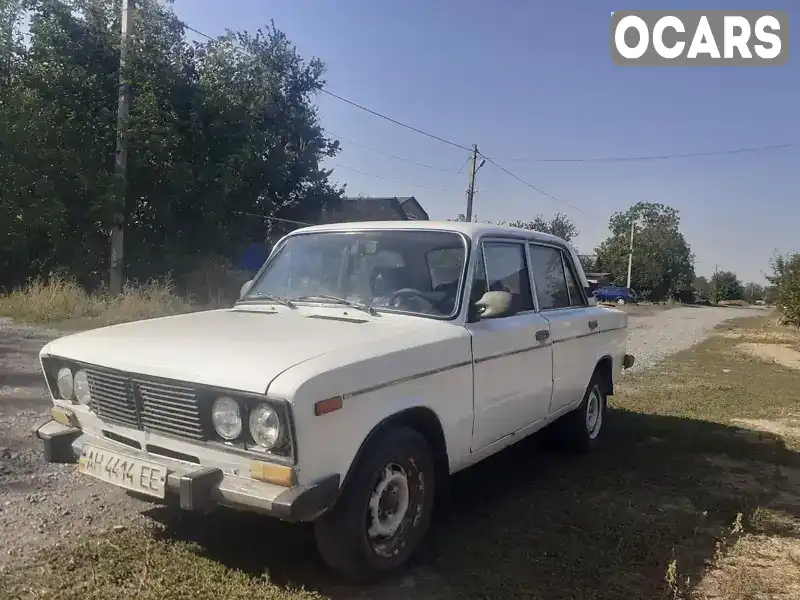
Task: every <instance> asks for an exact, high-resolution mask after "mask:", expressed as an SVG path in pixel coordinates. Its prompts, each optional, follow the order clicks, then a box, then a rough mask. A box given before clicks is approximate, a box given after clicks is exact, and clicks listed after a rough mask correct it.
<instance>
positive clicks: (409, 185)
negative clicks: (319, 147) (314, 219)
mask: <svg viewBox="0 0 800 600" xmlns="http://www.w3.org/2000/svg"><path fill="white" fill-rule="evenodd" d="M333 166H334V167H336V168H338V169H344V170H346V171H352V172H353V173H360V174H361V175H367V176H369V177H375V178H376V179H383V180H384V181H391V182H392V183H399V184H400V185H405V186H408V187H417V188H425V189H429V190H435V191H437V192H461V191H462V190H456V189H452V188H451V189H447V188H437V187H435V186H432V185H423V184H420V183H416V184H415V183H407V182H405V181H400V180H399V179H391V178H390V177H384V176H383V175H376V174H375V173H368V172H367V171H362V170H360V169H354V168H353V167H348V166H346V165H340V164H338V163H335V164H334V165H333ZM484 191H489V190H488V189H485V190H484Z"/></svg>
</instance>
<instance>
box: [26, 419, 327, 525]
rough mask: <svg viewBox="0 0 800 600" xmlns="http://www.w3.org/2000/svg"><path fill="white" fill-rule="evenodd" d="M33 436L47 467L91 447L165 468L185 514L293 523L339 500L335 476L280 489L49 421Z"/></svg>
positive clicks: (170, 491) (71, 460)
mask: <svg viewBox="0 0 800 600" xmlns="http://www.w3.org/2000/svg"><path fill="white" fill-rule="evenodd" d="M34 433H35V435H36V437H37V438H39V439H40V440H41V441H42V444H43V446H44V456H45V460H47V461H48V462H52V463H77V462H78V459H79V458H80V457H81V456H83V454H84V444H86V443H87V442H91V444H92V445H93V446H94V447H99V448H103V449H107V450H109V451H112V452H115V453H116V454H119V455H122V456H128V457H130V458H133V459H136V458H138V459H140V460H145V461H148V462H151V463H157V464H159V465H163V466H164V467H166V469H167V481H166V490H167V492H168V495H167V498H166V501H167V502H173V503H177V504H178V505H179V506H180V507H181V508H182V509H184V510H192V511H202V512H207V511H210V510H212V509H213V508H214V507H216V506H228V507H230V508H236V509H241V510H249V511H255V512H260V513H263V514H267V515H270V516H273V517H276V518H278V519H281V520H283V521H288V522H291V523H294V522H300V521H313V520H314V519H316V518H317V517H319V516H320V515H322V514H323V513H324V512H326V511H327V510H328V509H329V508H330V507H332V506H333V504H334V503H335V502H336V499H337V497H338V496H339V483H340V482H339V475H330V476H328V477H325V478H323V479H321V480H320V481H317V482H315V483H313V484H308V485H296V486H293V487H283V486H279V485H275V484H271V483H266V482H261V481H257V480H254V479H250V478H247V477H242V476H240V475H235V474H233V473H226V472H224V471H223V470H222V469H219V468H215V467H203V466H201V465H190V464H186V463H184V462H181V461H176V460H172V459H169V458H166V457H163V456H154V455H153V454H150V453H147V452H143V451H141V450H136V449H135V448H129V447H127V446H123V445H121V444H117V443H115V442H110V441H108V440H106V439H104V438H101V437H97V436H92V435H89V434H87V433H85V432H83V431H81V430H80V429H76V428H74V427H69V426H67V425H64V424H62V423H59V422H57V421H55V420H53V419H48V420H47V421H46V422H44V423H42V424H40V425H38V426H37V427H36V429H35V431H34ZM109 485H113V484H109ZM154 500H156V501H157V499H154Z"/></svg>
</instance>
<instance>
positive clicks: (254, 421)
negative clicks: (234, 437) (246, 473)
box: [250, 404, 283, 450]
mask: <svg viewBox="0 0 800 600" xmlns="http://www.w3.org/2000/svg"><path fill="white" fill-rule="evenodd" d="M282 433H283V427H282V425H281V419H280V417H279V416H278V413H277V412H275V409H274V408H272V407H271V406H270V405H269V404H259V405H258V406H256V407H255V408H254V409H253V410H252V411H251V412H250V435H252V436H253V441H254V442H255V443H256V444H258V445H259V446H260V447H261V448H263V449H264V450H270V449H272V448H274V447H275V445H276V444H277V443H278V442H280V441H281V437H282Z"/></svg>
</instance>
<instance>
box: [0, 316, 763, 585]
mask: <svg viewBox="0 0 800 600" xmlns="http://www.w3.org/2000/svg"><path fill="white" fill-rule="evenodd" d="M751 314H761V313H760V311H758V310H755V309H753V310H746V309H730V308H707V307H705V308H684V307H681V308H675V309H671V310H665V311H661V312H659V313H657V314H655V315H651V316H631V317H630V319H629V328H630V334H629V338H628V339H629V341H628V351H629V352H630V353H632V354H634V355H635V356H636V364H635V365H634V367H633V368H632V369H631V370H630V371H633V372H636V371H641V370H642V369H646V368H648V367H650V366H652V365H653V364H655V363H656V362H658V361H659V360H661V359H662V358H664V357H665V356H667V355H669V354H672V353H673V352H677V351H679V350H683V349H685V348H688V347H690V346H692V345H693V344H695V343H697V342H699V341H701V340H702V339H703V338H704V337H706V336H707V335H708V333H709V332H710V331H711V330H712V329H713V328H714V327H715V326H716V325H718V324H720V323H722V322H723V321H726V320H728V319H732V318H736V317H741V316H749V315H751ZM59 335H63V333H59V332H56V331H52V330H46V329H42V328H33V327H22V326H18V325H13V324H12V323H11V322H10V321H8V320H4V319H1V318H0V571H2V570H3V569H4V568H5V567H6V566H7V565H8V564H10V563H11V561H15V560H19V559H20V558H22V557H23V556H25V555H30V553H31V552H33V551H35V550H37V549H39V548H41V547H43V546H48V545H57V544H59V543H63V540H66V539H68V538H69V537H71V536H73V535H75V534H80V533H97V532H102V531H106V530H108V529H113V528H121V527H126V526H130V525H132V524H135V523H137V522H141V521H144V520H146V516H145V515H144V514H143V513H145V512H146V511H148V510H149V508H151V507H150V506H149V505H147V504H144V503H142V502H140V501H137V500H133V499H131V498H129V497H128V496H126V495H125V494H124V492H122V491H121V490H119V489H116V488H113V487H111V486H107V485H104V484H102V483H100V482H94V481H92V480H91V479H89V478H87V477H83V476H78V475H77V473H76V472H75V467H74V465H54V464H48V463H46V462H44V460H43V457H42V452H41V447H40V443H39V441H38V440H36V439H35V438H34V436H33V434H32V429H33V428H34V426H35V425H36V424H37V423H38V422H40V421H41V420H42V419H43V418H44V417H45V415H46V412H47V411H48V409H49V408H50V406H51V404H50V399H49V396H48V393H47V391H46V388H45V384H44V379H43V377H42V374H41V372H40V367H39V362H38V353H39V350H40V349H41V348H42V346H43V345H44V344H46V343H47V342H48V341H49V340H51V339H53V338H55V337H58V336H59Z"/></svg>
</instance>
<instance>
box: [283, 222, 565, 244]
mask: <svg viewBox="0 0 800 600" xmlns="http://www.w3.org/2000/svg"><path fill="white" fill-rule="evenodd" d="M404 229H407V230H411V231H420V230H422V231H425V230H428V231H452V232H454V233H463V234H464V235H467V236H468V237H470V238H473V239H475V238H478V237H480V236H482V235H488V236H498V237H505V236H514V237H524V238H527V239H530V240H536V241H540V242H548V243H555V244H559V245H562V246H567V245H568V244H567V242H565V241H564V240H563V239H561V238H559V237H556V236H554V235H550V234H548V233H541V232H539V231H532V230H530V229H522V228H520V227H508V226H506V225H492V224H490V223H468V222H464V221H358V222H351V223H331V224H327V225H312V226H310V227H303V228H301V229H296V230H295V231H293V232H292V233H290V234H289V235H296V234H301V233H313V232H320V233H322V232H337V231H374V230H404Z"/></svg>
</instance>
